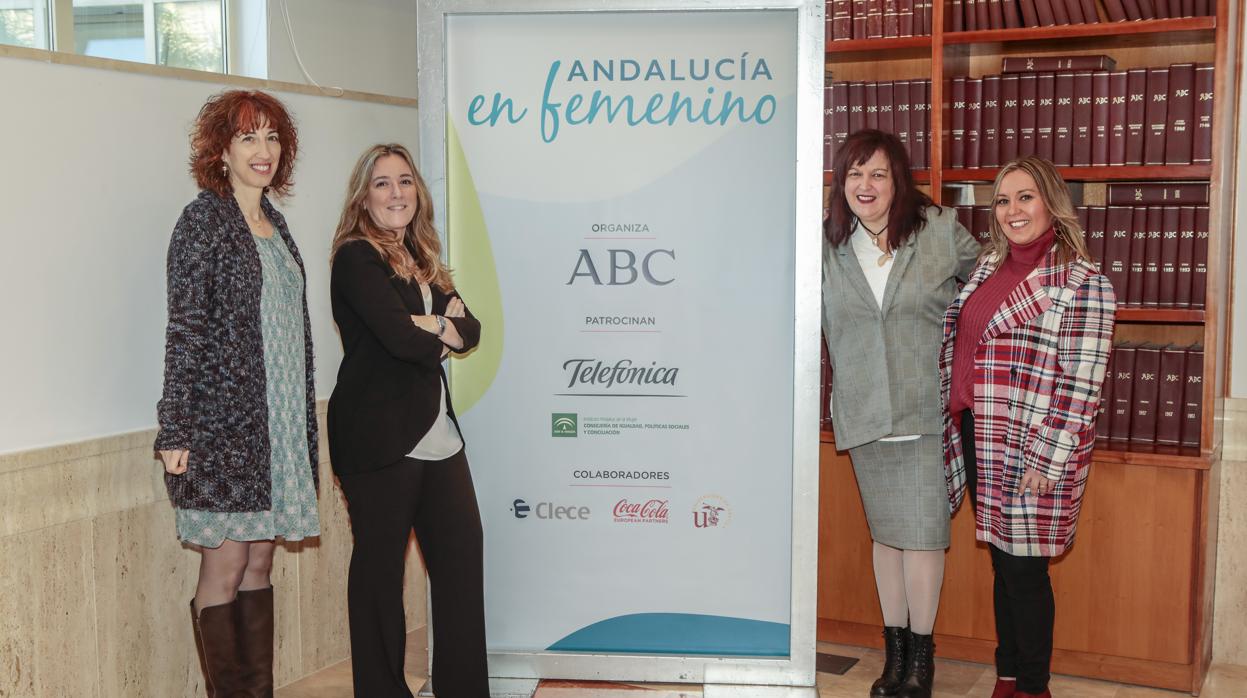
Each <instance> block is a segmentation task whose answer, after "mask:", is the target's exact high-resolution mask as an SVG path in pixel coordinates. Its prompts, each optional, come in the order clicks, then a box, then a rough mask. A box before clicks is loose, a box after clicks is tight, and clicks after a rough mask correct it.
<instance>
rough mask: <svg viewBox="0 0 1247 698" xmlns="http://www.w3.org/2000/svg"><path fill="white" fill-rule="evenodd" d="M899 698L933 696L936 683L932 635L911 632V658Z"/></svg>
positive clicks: (907, 663) (926, 697)
mask: <svg viewBox="0 0 1247 698" xmlns="http://www.w3.org/2000/svg"><path fill="white" fill-rule="evenodd" d="M905 664H906V666H905V680H904V682H902V683H901V690H900V691H898V692H897V693H896V695H897V696H898V698H931V687H932V686H933V685H934V684H935V641H934V638H933V637H932V636H931V635H915V634H914V633H912V632H911V633H909V658H908V661H907V662H906V663H905Z"/></svg>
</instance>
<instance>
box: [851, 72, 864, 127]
mask: <svg viewBox="0 0 1247 698" xmlns="http://www.w3.org/2000/svg"><path fill="white" fill-rule="evenodd" d="M864 128H866V83H864V82H851V83H849V133H850V134H854V133H857V132H858V131H860V130H862V129H864Z"/></svg>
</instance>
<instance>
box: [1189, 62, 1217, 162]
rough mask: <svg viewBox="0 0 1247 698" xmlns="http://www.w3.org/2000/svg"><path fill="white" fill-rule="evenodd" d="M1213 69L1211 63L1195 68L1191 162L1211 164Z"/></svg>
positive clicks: (1201, 64)
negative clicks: (1193, 130)
mask: <svg viewBox="0 0 1247 698" xmlns="http://www.w3.org/2000/svg"><path fill="white" fill-rule="evenodd" d="M1213 77H1214V74H1213V68H1212V64H1211V63H1200V64H1198V65H1196V66H1195V117H1194V121H1195V134H1194V136H1193V138H1192V143H1191V162H1192V163H1194V164H1197V165H1206V164H1208V163H1211V162H1212V105H1213V99H1212V98H1213V90H1214V89H1215V88H1214V84H1215V83H1214V80H1213Z"/></svg>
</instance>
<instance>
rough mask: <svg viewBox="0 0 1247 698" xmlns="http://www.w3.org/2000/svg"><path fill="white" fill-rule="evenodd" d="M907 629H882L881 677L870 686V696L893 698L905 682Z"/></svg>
mask: <svg viewBox="0 0 1247 698" xmlns="http://www.w3.org/2000/svg"><path fill="white" fill-rule="evenodd" d="M908 635H909V628H893V627H884V629H883V651H884V658H883V675H882V676H880V677H879V678H878V679H877V680H876V681H875V682H874V683H873V684H871V686H870V695H871V696H875V697H876V698H885V697H890V696H895V695H896V692H897V691H899V690H900V689H901V682H903V681H904V680H905V649H906V645H907V644H908Z"/></svg>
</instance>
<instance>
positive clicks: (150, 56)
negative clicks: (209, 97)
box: [36, 0, 233, 75]
mask: <svg viewBox="0 0 1247 698" xmlns="http://www.w3.org/2000/svg"><path fill="white" fill-rule="evenodd" d="M178 1H179V0H100V2H99V4H100V5H114V4H126V5H142V6H143V54H144V59H143V61H142V62H141V63H140V62H139V61H125V62H127V63H140V65H153V66H160V67H163V68H178V66H168V65H164V64H161V63H157V62H156V5H158V4H162V3H166V2H178ZM184 1H187V2H189V1H192V0H184ZM219 1H220V3H221V70H220V72H219V73H217V71H212V70H198V69H196V68H180V69H181V70H197V71H198V72H202V73H214V74H219V75H230V67H231V66H232V64H233V61H232V60H231V56H230V52H231V42H230V24H229V20H230V5H231V4H232V0H219ZM47 5H48V8H49V14H50V15H51V18H50V19H51V22H50V24H51V26H50V27H49V29H50V30H51V33H50V35H49V36H48V43H49V45H50V46H51V49H50V50H52V51H60V52H62V53H70V54H73V55H84V54H79V53H78V52H77V51H76V50H74V0H47ZM37 15H38V13H36V16H37ZM112 60H122V59H112Z"/></svg>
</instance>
